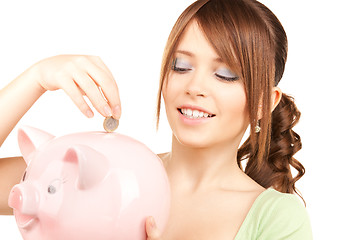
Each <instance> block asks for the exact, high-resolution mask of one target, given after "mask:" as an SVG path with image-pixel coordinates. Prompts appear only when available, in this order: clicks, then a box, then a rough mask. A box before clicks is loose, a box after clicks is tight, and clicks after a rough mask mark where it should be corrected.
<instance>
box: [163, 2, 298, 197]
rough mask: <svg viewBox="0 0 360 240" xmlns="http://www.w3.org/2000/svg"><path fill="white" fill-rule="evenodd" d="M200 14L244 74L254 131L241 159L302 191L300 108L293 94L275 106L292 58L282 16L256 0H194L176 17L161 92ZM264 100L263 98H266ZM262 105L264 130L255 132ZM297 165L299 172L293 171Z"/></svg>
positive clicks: (267, 181) (253, 170)
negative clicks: (298, 185) (298, 156)
mask: <svg viewBox="0 0 360 240" xmlns="http://www.w3.org/2000/svg"><path fill="white" fill-rule="evenodd" d="M192 20H195V21H196V22H197V23H198V24H199V26H200V28H201V29H202V31H203V33H204V35H205V36H206V37H207V39H208V40H209V43H210V44H212V46H213V48H214V50H215V51H216V52H217V54H218V55H219V57H220V58H221V59H222V60H223V61H224V62H225V63H226V64H227V65H228V66H229V67H230V68H231V69H232V71H234V72H235V73H236V74H238V75H239V76H240V78H241V79H243V81H244V83H245V89H246V93H247V101H248V108H249V113H250V137H249V138H248V139H247V140H246V141H245V143H244V144H243V145H242V146H241V147H240V149H239V150H238V157H237V158H238V165H239V167H240V168H241V169H242V166H241V161H243V160H247V164H246V168H245V173H246V174H247V175H249V176H250V177H251V178H252V179H253V180H255V181H256V182H257V183H259V184H260V185H262V186H263V187H265V188H268V187H273V188H275V189H276V190H278V191H281V192H286V193H293V192H296V193H297V191H296V188H295V182H296V181H297V180H299V179H300V178H301V177H302V176H303V175H304V173H305V169H304V167H303V166H302V165H301V163H300V162H298V161H297V160H296V159H295V158H294V157H293V155H294V154H295V153H296V152H297V151H298V150H300V149H301V141H300V137H299V135H298V134H296V133H295V132H294V131H293V130H292V127H293V126H294V125H295V124H296V123H297V122H298V120H299V117H300V112H299V111H298V110H297V108H296V106H295V103H294V101H293V99H292V98H291V97H289V96H288V95H286V94H283V95H282V98H281V101H280V103H279V104H278V106H277V107H276V108H275V110H274V111H272V109H271V94H272V88H273V87H274V86H277V84H278V83H279V81H280V79H281V78H282V75H283V72H284V68H285V62H286V58H287V37H286V33H285V31H284V29H283V27H282V25H281V23H280V22H279V20H278V19H277V18H276V16H275V15H274V14H273V13H272V12H271V11H270V10H269V9H268V8H267V7H265V6H264V5H263V4H261V3H259V2H257V1H255V0H199V1H196V2H194V3H193V4H192V5H190V6H189V7H188V8H187V9H186V10H185V11H184V12H183V13H182V14H181V15H180V17H179V18H178V20H177V22H176V23H175V25H174V27H173V29H172V31H171V33H170V36H169V39H168V42H167V44H166V47H165V51H164V55H163V62H162V68H161V75H160V86H159V92H158V106H157V119H158V121H159V116H160V103H161V92H162V87H163V83H164V81H165V80H166V78H167V76H168V74H169V72H170V69H171V63H172V59H173V58H174V52H175V50H176V48H177V45H178V43H179V41H180V37H181V35H182V33H183V32H184V30H185V28H186V26H187V25H188V24H189V22H191V21H192ZM260 101H261V102H260ZM259 105H261V106H262V107H261V110H262V114H261V116H262V117H261V121H259V122H260V127H261V131H260V132H259V133H256V132H255V126H256V124H257V122H258V109H259ZM291 166H292V167H294V168H295V169H296V170H297V171H298V174H297V176H296V177H293V176H292V174H291Z"/></svg>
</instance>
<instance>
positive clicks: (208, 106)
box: [163, 21, 249, 148]
mask: <svg viewBox="0 0 360 240" xmlns="http://www.w3.org/2000/svg"><path fill="white" fill-rule="evenodd" d="M163 96H164V102H165V107H166V114H167V118H168V121H169V124H170V126H171V128H172V131H173V135H174V136H175V137H176V139H177V141H179V142H180V143H181V144H183V145H186V146H191V147H196V148H204V147H211V146H215V145H216V146H221V145H222V144H237V145H236V147H238V145H239V143H240V141H241V138H242V136H243V134H244V132H245V130H246V128H247V126H248V125H249V113H248V110H247V103H246V93H245V86H244V83H243V81H242V80H241V79H240V78H239V77H238V76H237V75H236V74H234V73H233V72H232V71H231V69H229V68H228V66H227V65H226V64H225V63H224V62H222V60H221V59H220V58H219V56H218V55H217V54H216V52H215V50H214V49H213V48H212V46H211V45H210V43H209V42H208V41H207V39H206V37H205V36H204V35H203V33H202V31H201V29H200V28H199V26H198V24H197V22H195V21H193V22H191V23H190V24H189V25H188V27H187V28H186V30H185V32H184V33H183V36H182V38H181V40H180V42H179V45H178V47H177V49H176V51H175V59H174V61H173V65H172V69H171V72H170V74H169V77H168V79H167V80H166V81H165V83H164V88H163ZM219 144H220V145H219Z"/></svg>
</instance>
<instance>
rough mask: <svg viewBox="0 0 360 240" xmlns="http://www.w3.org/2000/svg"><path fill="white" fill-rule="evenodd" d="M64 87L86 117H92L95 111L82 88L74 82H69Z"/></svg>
mask: <svg viewBox="0 0 360 240" xmlns="http://www.w3.org/2000/svg"><path fill="white" fill-rule="evenodd" d="M63 89H64V91H65V93H66V94H67V95H68V96H69V97H70V98H71V100H72V101H73V102H74V103H75V105H76V106H77V107H78V108H79V109H80V111H81V112H82V113H83V114H84V115H85V116H86V117H88V118H92V117H93V116H94V113H93V111H92V110H91V108H90V107H89V105H88V104H87V103H86V101H85V99H84V97H83V95H82V93H81V91H80V89H79V88H78V86H77V85H76V84H75V83H74V82H69V83H68V84H66V87H63Z"/></svg>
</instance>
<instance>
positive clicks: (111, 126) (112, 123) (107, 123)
mask: <svg viewBox="0 0 360 240" xmlns="http://www.w3.org/2000/svg"><path fill="white" fill-rule="evenodd" d="M103 125H104V129H105V131H107V132H113V131H115V130H116V129H117V128H118V126H119V120H117V119H115V118H113V117H107V118H105V120H104V124H103Z"/></svg>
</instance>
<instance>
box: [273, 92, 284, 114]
mask: <svg viewBox="0 0 360 240" xmlns="http://www.w3.org/2000/svg"><path fill="white" fill-rule="evenodd" d="M281 97H282V91H281V89H280V88H279V87H273V90H272V94H271V104H272V106H271V112H272V111H274V109H275V108H276V107H277V105H278V104H279V102H280V100H281Z"/></svg>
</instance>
